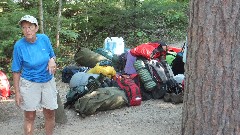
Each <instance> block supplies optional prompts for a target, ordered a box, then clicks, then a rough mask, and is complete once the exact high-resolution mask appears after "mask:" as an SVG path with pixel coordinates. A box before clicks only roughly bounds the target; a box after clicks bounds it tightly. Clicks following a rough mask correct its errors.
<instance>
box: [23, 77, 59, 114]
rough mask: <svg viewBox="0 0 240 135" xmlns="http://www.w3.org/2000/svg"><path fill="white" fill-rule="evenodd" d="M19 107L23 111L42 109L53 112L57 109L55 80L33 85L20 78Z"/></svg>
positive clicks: (33, 83)
mask: <svg viewBox="0 0 240 135" xmlns="http://www.w3.org/2000/svg"><path fill="white" fill-rule="evenodd" d="M19 85H20V94H21V96H22V99H23V101H22V103H21V105H20V107H21V108H22V109H23V110H25V111H36V110H40V109H42V108H46V109H50V110H54V109H57V108H58V104H57V89H56V82H55V78H54V77H53V79H51V80H50V81H48V82H46V83H35V82H31V81H28V80H26V79H24V78H22V77H21V78H20V84H19Z"/></svg>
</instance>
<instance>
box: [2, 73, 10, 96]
mask: <svg viewBox="0 0 240 135" xmlns="http://www.w3.org/2000/svg"><path fill="white" fill-rule="evenodd" d="M10 95H11V90H10V83H9V81H8V78H7V76H6V74H5V73H4V72H2V71H0V97H3V98H7V97H9V96H10Z"/></svg>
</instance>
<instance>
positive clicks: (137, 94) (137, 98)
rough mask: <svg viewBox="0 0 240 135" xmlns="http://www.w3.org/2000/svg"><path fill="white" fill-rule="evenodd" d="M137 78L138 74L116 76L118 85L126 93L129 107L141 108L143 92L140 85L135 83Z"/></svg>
mask: <svg viewBox="0 0 240 135" xmlns="http://www.w3.org/2000/svg"><path fill="white" fill-rule="evenodd" d="M137 77H138V75H137V74H132V75H119V76H116V82H117V85H118V87H119V88H121V89H122V90H123V91H125V93H126V95H127V97H128V105H129V106H139V105H141V102H142V96H141V91H140V88H139V87H140V84H136V82H135V81H134V78H137Z"/></svg>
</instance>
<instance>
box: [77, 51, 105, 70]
mask: <svg viewBox="0 0 240 135" xmlns="http://www.w3.org/2000/svg"><path fill="white" fill-rule="evenodd" d="M74 60H75V61H76V62H77V63H78V64H79V65H81V66H85V67H90V68H93V67H94V66H95V65H96V64H97V63H98V62H100V61H101V60H107V58H106V57H104V56H102V55H100V54H98V53H95V52H94V51H91V50H90V49H88V48H84V47H81V48H79V49H78V51H77V52H76V54H75V55H74Z"/></svg>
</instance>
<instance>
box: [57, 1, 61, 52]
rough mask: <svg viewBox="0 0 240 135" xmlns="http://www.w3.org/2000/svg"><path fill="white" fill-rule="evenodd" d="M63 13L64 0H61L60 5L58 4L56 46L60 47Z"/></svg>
mask: <svg viewBox="0 0 240 135" xmlns="http://www.w3.org/2000/svg"><path fill="white" fill-rule="evenodd" d="M61 15H62V0H59V6H58V21H57V33H56V47H57V48H58V47H59V44H60V41H59V40H60V39H59V37H60V36H59V35H60V29H61V25H60V24H61Z"/></svg>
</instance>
